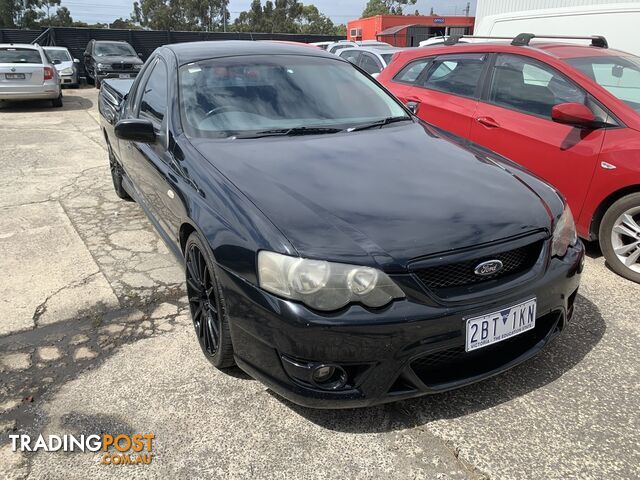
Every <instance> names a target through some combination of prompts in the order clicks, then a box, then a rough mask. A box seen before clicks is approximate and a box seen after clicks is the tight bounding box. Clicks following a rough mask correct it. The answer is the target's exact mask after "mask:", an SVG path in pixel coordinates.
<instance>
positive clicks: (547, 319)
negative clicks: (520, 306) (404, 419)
mask: <svg viewBox="0 0 640 480" xmlns="http://www.w3.org/2000/svg"><path fill="white" fill-rule="evenodd" d="M561 315H562V313H561V312H553V313H550V314H548V315H544V316H542V317H540V318H538V319H537V320H536V326H535V328H533V329H532V330H529V331H527V332H524V333H521V334H520V335H516V336H514V337H511V338H508V339H506V340H503V341H501V342H498V343H496V344H494V345H489V346H487V347H484V348H480V349H478V350H473V351H471V352H465V349H464V345H460V346H458V347H453V348H449V349H446V350H441V351H439V352H435V353H431V354H429V355H425V356H423V357H420V358H418V359H417V360H414V361H413V362H412V363H411V368H412V369H413V371H414V372H415V374H416V375H417V376H418V377H419V378H420V380H421V381H422V382H423V383H424V384H425V385H427V386H429V385H438V384H442V383H448V382H455V381H460V380H464V379H465V378H471V377H474V376H476V375H481V374H483V373H487V372H490V371H492V370H495V369H497V368H500V367H501V366H502V365H505V364H507V363H509V362H511V361H513V360H515V359H516V358H518V357H519V356H520V355H522V354H524V353H526V352H527V351H529V350H531V349H532V348H533V347H535V346H536V345H537V344H538V342H540V341H541V340H544V339H545V338H547V336H548V335H549V334H550V333H552V332H555V331H556V330H557V329H558V326H559V320H560V317H561Z"/></svg>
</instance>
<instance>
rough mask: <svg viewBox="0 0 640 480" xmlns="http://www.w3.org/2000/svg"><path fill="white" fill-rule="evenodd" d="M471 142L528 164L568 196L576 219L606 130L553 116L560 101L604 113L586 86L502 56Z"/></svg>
mask: <svg viewBox="0 0 640 480" xmlns="http://www.w3.org/2000/svg"><path fill="white" fill-rule="evenodd" d="M490 73H491V74H490V76H489V78H488V83H487V88H486V91H485V93H484V95H483V101H482V102H480V104H479V105H478V108H477V111H476V114H475V119H474V122H473V125H472V128H471V140H472V141H474V142H476V143H478V144H480V145H483V146H485V147H487V148H489V149H490V150H493V151H495V152H497V153H499V154H501V155H504V156H505V157H507V158H509V159H511V160H513V161H515V162H517V163H519V164H521V165H523V166H525V167H526V168H527V169H529V170H531V171H532V172H534V173H536V174H537V175H539V176H540V177H542V178H543V179H545V180H546V181H548V182H549V183H551V184H552V185H554V186H555V187H556V188H557V189H558V190H560V191H561V192H562V193H563V194H564V195H565V197H566V198H567V199H568V201H569V204H570V206H571V209H572V210H573V212H574V215H575V216H576V218H578V215H579V214H580V211H581V209H582V206H583V203H584V199H585V197H586V194H587V190H588V188H589V184H590V182H591V179H592V178H593V174H594V170H595V168H596V165H597V161H598V156H599V154H600V150H601V148H602V143H603V140H604V132H605V129H603V128H600V129H581V128H576V127H573V126H570V125H564V124H560V123H556V122H554V121H552V120H551V109H552V107H553V106H554V105H557V104H560V103H571V102H577V103H582V104H585V105H587V106H588V107H589V108H591V110H592V111H593V113H594V115H595V116H596V118H598V119H599V120H602V121H604V122H606V121H608V119H607V118H608V114H607V113H606V111H605V110H604V109H603V108H602V107H601V106H600V105H599V104H597V103H596V102H595V100H594V99H593V98H592V97H591V96H590V95H589V94H588V93H587V92H585V91H584V90H583V89H582V88H580V87H579V86H578V85H576V84H575V83H574V82H572V81H571V80H569V79H568V78H567V77H565V76H564V75H563V74H562V73H560V72H559V71H557V70H556V69H554V68H552V67H551V66H549V65H547V64H545V63H542V62H539V61H538V60H536V59H533V58H530V57H526V56H522V55H513V54H498V55H497V56H496V58H495V61H494V64H493V65H492V67H491V72H490Z"/></svg>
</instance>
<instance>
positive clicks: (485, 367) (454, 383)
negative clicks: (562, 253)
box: [236, 311, 566, 409]
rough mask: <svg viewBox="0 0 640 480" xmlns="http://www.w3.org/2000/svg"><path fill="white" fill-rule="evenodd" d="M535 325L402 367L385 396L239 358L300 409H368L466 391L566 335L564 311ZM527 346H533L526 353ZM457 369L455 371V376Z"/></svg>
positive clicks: (252, 372)
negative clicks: (316, 383)
mask: <svg viewBox="0 0 640 480" xmlns="http://www.w3.org/2000/svg"><path fill="white" fill-rule="evenodd" d="M536 322H540V325H539V327H541V328H540V329H538V325H537V326H536V329H534V330H532V331H530V332H525V333H524V334H522V335H518V336H515V337H512V338H511V339H507V340H505V341H503V342H499V343H498V344H495V345H493V346H489V347H486V349H480V350H477V351H475V352H471V353H465V352H464V347H454V348H450V349H446V350H441V351H438V352H435V353H433V354H429V355H423V356H419V357H417V358H414V359H411V360H409V361H407V362H406V363H405V364H404V365H403V366H402V367H401V369H400V371H399V372H398V374H397V379H396V380H395V382H394V383H393V384H392V385H391V387H390V388H389V389H388V391H387V392H386V393H385V394H383V395H380V396H377V397H371V398H367V397H365V396H363V395H362V392H361V391H359V390H357V389H353V390H350V391H344V392H340V393H338V392H325V391H322V390H318V389H311V388H309V387H306V386H300V385H297V384H296V383H295V382H292V381H286V382H283V381H282V380H281V379H279V378H276V377H273V376H271V375H270V374H269V373H268V372H267V371H265V370H263V369H262V368H260V366H258V365H255V364H252V363H249V362H247V361H245V360H243V359H242V358H239V357H236V362H237V364H238V366H239V367H240V368H241V369H242V370H244V371H245V372H247V373H248V374H249V375H251V376H252V377H254V378H255V379H257V380H259V381H261V382H262V383H264V384H266V385H267V386H268V387H269V388H270V389H271V390H273V391H274V392H275V393H277V394H278V395H280V396H282V397H284V398H285V399H287V400H289V401H291V402H293V403H295V404H298V405H300V406H303V407H309V408H318V409H347V408H360V407H369V406H373V405H379V404H384V403H390V402H395V401H398V400H406V399H410V398H416V397H421V396H425V395H431V394H436V393H442V392H446V391H448V390H454V389H457V388H461V387H464V386H467V385H471V384H473V383H476V382H480V381H482V380H485V379H488V378H490V377H493V376H496V375H499V374H501V373H503V372H505V371H507V370H510V369H511V368H513V367H515V366H517V365H520V364H521V363H524V362H526V361H527V360H529V359H531V358H532V357H534V356H536V355H537V354H538V353H540V352H541V351H542V350H543V349H544V348H545V347H546V346H547V345H548V344H549V343H550V342H551V341H553V340H554V339H555V338H556V337H557V336H558V335H559V334H560V333H561V331H562V330H563V328H564V326H565V324H566V316H565V313H564V311H555V312H552V313H550V314H548V315H545V316H543V317H540V318H539V319H537V320H536ZM518 337H520V338H518ZM526 344H528V347H529V348H527V349H525V350H523V346H524V345H526ZM483 350H484V351H483ZM456 357H457V358H456ZM374 369H375V368H374ZM443 371H446V375H443V374H442V372H443ZM452 371H453V372H455V373H453V374H451V372H452Z"/></svg>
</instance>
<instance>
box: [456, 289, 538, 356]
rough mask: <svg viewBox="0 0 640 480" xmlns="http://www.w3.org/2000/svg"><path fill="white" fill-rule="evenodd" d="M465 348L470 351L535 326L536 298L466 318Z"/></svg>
mask: <svg viewBox="0 0 640 480" xmlns="http://www.w3.org/2000/svg"><path fill="white" fill-rule="evenodd" d="M466 322H467V341H466V344H465V350H466V351H467V352H470V351H472V350H477V349H478V348H482V347H486V346H487V345H492V344H494V343H498V342H501V341H502V340H506V339H507V338H511V337H513V336H515V335H519V334H521V333H523V332H526V331H527V330H531V329H532V328H534V327H535V326H536V299H535V298H533V299H531V300H527V301H526V302H523V303H520V304H518V305H514V306H512V307H506V308H503V309H502V310H499V311H497V312H493V313H489V314H486V315H482V316H480V317H473V318H468V319H467V320H466Z"/></svg>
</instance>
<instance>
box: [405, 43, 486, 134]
mask: <svg viewBox="0 0 640 480" xmlns="http://www.w3.org/2000/svg"><path fill="white" fill-rule="evenodd" d="M488 58H489V55H488V54H485V53H464V54H450V55H440V56H437V57H435V58H433V60H432V61H431V63H430V65H429V66H428V68H426V69H425V70H424V71H423V72H422V74H421V75H420V77H419V78H418V79H417V81H416V82H415V83H414V86H413V87H412V89H411V90H410V91H409V92H408V96H407V100H408V101H410V102H413V103H414V104H416V110H415V111H416V114H417V115H418V117H420V118H421V119H423V120H424V121H426V122H428V123H431V124H432V125H435V126H437V127H440V128H442V129H444V130H447V131H449V132H452V133H454V134H456V135H459V136H461V137H465V138H468V137H469V133H470V130H471V122H472V119H473V118H474V114H475V111H476V108H477V106H478V97H479V95H480V86H481V83H482V82H481V79H482V77H483V74H484V71H485V68H486V67H487V60H488Z"/></svg>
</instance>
